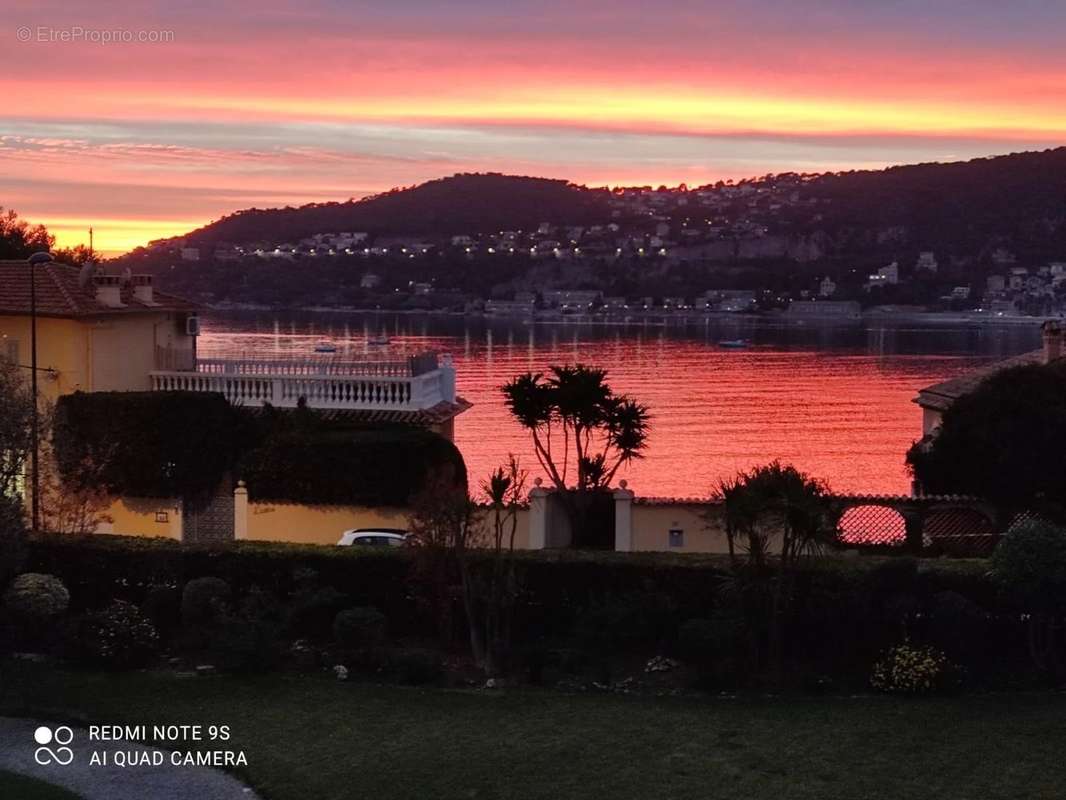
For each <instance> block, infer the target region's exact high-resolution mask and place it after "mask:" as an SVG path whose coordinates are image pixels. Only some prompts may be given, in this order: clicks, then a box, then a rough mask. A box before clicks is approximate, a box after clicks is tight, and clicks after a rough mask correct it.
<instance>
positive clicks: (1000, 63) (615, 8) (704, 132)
mask: <svg viewBox="0 0 1066 800" xmlns="http://www.w3.org/2000/svg"><path fill="white" fill-rule="evenodd" d="M126 5H129V6H130V7H131V8H132V7H133V6H134V4H126ZM136 5H137V6H139V8H138V9H137V10H136V11H135V12H134V11H128V10H124V9H119V8H117V7H116V6H117V4H114V3H109V2H100V0H97V1H96V2H92V3H89V2H80V1H79V0H75V1H74V2H71V1H70V0H67V1H66V2H49V1H48V0H44V1H43V2H42V0H33V2H27V0H5V2H4V10H5V14H4V15H3V20H2V21H0V36H2V43H3V46H2V47H0V66H2V69H0V97H3V98H4V111H3V116H2V121H0V205H3V206H6V207H12V208H15V209H16V210H18V211H19V213H20V214H21V215H23V216H25V217H27V218H29V219H31V220H32V221H34V222H43V223H45V224H46V225H47V226H48V227H49V228H50V229H52V231H53V232H54V233H56V234H57V237H58V240H59V244H60V245H70V244H75V243H77V242H80V241H83V240H85V239H86V234H85V229H86V228H87V227H88V226H89V224H90V223H91V224H92V225H93V226H94V228H95V230H96V232H97V239H96V244H97V247H98V248H99V249H101V250H104V251H110V252H118V251H123V250H126V249H129V248H130V247H134V246H136V245H138V244H143V243H144V242H146V241H148V240H149V239H154V238H158V237H161V236H169V235H174V234H178V233H181V232H184V231H186V230H188V229H190V228H192V227H195V226H198V225H201V224H203V223H205V222H207V221H209V220H211V219H214V218H217V217H219V216H221V215H222V214H225V213H229V212H231V211H234V210H237V209H240V208H247V207H250V206H259V207H264V206H274V205H285V204H300V203H307V202H311V201H322V200H343V199H346V198H348V197H352V196H356V197H358V196H361V195H364V194H367V193H369V192H375V191H380V190H382V189H387V188H390V187H393V186H397V185H407V184H412V183H417V182H420V181H423V180H426V179H429V178H434V177H440V176H442V175H448V174H452V173H455V172H470V171H484V170H493V171H500V172H509V173H520V174H532V175H543V176H548V177H561V178H568V179H571V180H574V181H577V182H581V183H587V184H590V185H604V184H611V185H617V184H634V183H636V184H643V183H652V184H656V185H658V184H660V183H666V184H677V183H680V182H687V183H689V184H690V185H691V184H699V183H705V182H708V181H713V180H717V179H719V178H730V177H734V178H735V177H743V176H748V175H755V174H765V173H767V172H777V171H785V170H800V171H817V170H827V169H840V168H851V167H878V166H883V165H886V164H892V163H906V162H915V161H931V160H955V159H963V158H970V157H974V156H978V155H989V154H993V153H1002V152H1010V151H1016V150H1029V149H1042V148H1045V147H1053V146H1057V145H1060V144H1063V143H1066V48H1064V47H1063V45H1062V34H1063V32H1064V31H1066V3H1063V2H1061V0H1015V1H1014V2H1011V3H1004V2H1002V0H995V1H993V0H933V1H932V2H930V0H922V2H917V1H915V0H880V1H879V2H872V1H871V0H848V1H845V0H803V2H796V0H748V1H747V2H743V3H741V2H729V3H726V2H712V1H710V0H706V1H705V2H687V1H685V0H663V2H659V3H649V2H646V1H642V2H638V0H612V2H601V1H600V0H578V1H577V2H573V0H572V1H571V2H557V1H556V0H539V1H538V2H526V0H506V2H502V1H501V0H448V2H435V3H429V2H418V1H416V0H390V2H387V3H386V2H378V3H361V2H351V1H350V0H332V1H330V0H302V2H277V0H265V2H254V3H253V2H237V3H230V4H228V7H227V8H226V9H224V10H223V9H220V8H218V7H217V5H218V4H216V3H214V2H211V3H208V2H199V1H198V0H192V1H191V2H181V3H176V2H165V3H164V2H151V1H149V2H144V3H139V4H136ZM79 29H81V31H83V32H82V33H79ZM104 36H111V37H112V38H114V37H116V36H119V37H121V36H128V37H132V38H133V39H134V41H113V42H104V41H63V38H64V37H67V38H71V37H73V38H78V37H81V38H89V37H92V38H102V37H104ZM141 37H143V38H148V39H162V41H145V42H139V41H136V39H138V38H141ZM26 39H28V41H25V40H26Z"/></svg>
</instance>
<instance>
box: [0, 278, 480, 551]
mask: <svg viewBox="0 0 1066 800" xmlns="http://www.w3.org/2000/svg"><path fill="white" fill-rule="evenodd" d="M35 270H36V271H35V273H34V275H35V284H34V288H35V292H36V322H37V325H36V327H37V348H36V350H37V367H38V373H37V374H38V385H39V391H40V393H41V396H42V398H43V399H44V400H46V401H55V400H56V399H57V398H59V397H60V396H62V395H65V394H70V393H73V392H79V391H80V392H103V391H152V390H155V391H194V392H218V393H220V394H222V395H223V396H225V397H226V399H227V400H229V401H230V402H231V403H233V404H239V405H242V406H244V407H248V408H255V407H258V406H264V405H267V404H269V405H271V406H274V407H276V408H295V407H296V406H297V405H298V404H299V403H301V402H303V403H306V405H307V406H308V407H310V408H314V409H319V410H323V411H326V412H328V413H330V414H331V415H334V416H343V417H345V418H347V419H352V420H356V421H359V422H368V423H401V424H406V425H413V426H417V427H421V428H426V429H430V430H433V431H435V432H437V433H440V434H441V435H443V436H445V437H446V438H449V439H450V438H452V433H453V424H454V422H453V421H454V419H455V417H456V416H457V415H458V414H460V413H462V412H463V411H465V410H466V409H467V408H469V406H470V404H469V403H467V402H466V401H465V400H463V399H462V398H461V397H458V396H457V395H456V389H455V369H454V367H453V366H452V364H451V361H450V359H449V358H448V357H447V356H443V357H438V356H437V354H435V353H423V354H420V355H417V356H413V357H410V358H403V359H394V360H373V361H361V362H345V361H339V360H337V359H334V358H332V357H328V358H327V357H323V358H308V359H305V360H252V359H219V358H208V359H204V358H199V357H198V354H197V346H196V342H197V336H198V335H199V333H200V325H199V317H198V316H197V313H198V311H199V307H198V306H197V305H196V304H195V303H191V302H189V301H187V300H183V299H181V298H178V297H174V296H172V295H169V294H165V293H163V292H159V291H156V290H155V289H154V287H153V285H152V278H151V276H149V275H130V274H129V273H126V274H124V275H114V274H106V273H104V272H103V271H101V270H99V269H98V268H95V267H93V266H92V265H87V266H85V267H82V268H77V267H72V266H68V265H65V264H58V263H47V264H43V265H38V266H36V267H35ZM0 358H4V359H7V360H9V361H11V362H13V363H15V364H18V365H20V366H22V367H24V368H26V369H27V370H28V369H29V367H30V362H31V313H30V265H29V264H28V262H26V261H0ZM238 477H239V476H238ZM220 492H221V494H222V495H225V494H228V495H229V496H228V498H225V497H224V498H223V501H222V503H221V504H218V503H215V504H213V505H212V507H211V508H209V509H207V510H206V511H205V512H203V513H200V514H197V515H192V514H191V513H190V510H189V508H188V507H187V505H186V504H185V502H184V500H183V499H182V498H120V499H116V500H115V501H114V503H113V504H112V506H111V508H110V509H108V511H107V514H106V516H107V517H108V518H110V519H111V522H108V523H105V524H103V525H101V526H100V528H99V529H98V531H99V532H104V533H123V534H134V535H150V536H169V537H172V538H177V539H183V540H192V541H195V540H204V539H219V538H233V537H234V536H237V537H242V536H246V537H248V538H264V539H292V538H296V539H297V540H303V541H317V542H320V543H331V542H335V541H336V540H337V538H338V537H339V535H340V532H341V531H343V530H344V529H345V528H346V527H361V526H365V525H382V524H390V525H392V526H396V525H401V526H402V524H404V522H405V520H403V519H401V518H400V517H401V512H400V511H399V510H397V509H365V508H333V507H317V508H311V507H304V506H280V505H278V504H258V503H256V502H255V498H254V497H252V498H249V497H248V496H247V493H246V492H245V491H244V489H243V487H238V488H237V491H236V492H233V491H232V487H230V488H228V489H222V490H220ZM219 521H221V522H219ZM294 532H295V533H294ZM296 534H299V535H296Z"/></svg>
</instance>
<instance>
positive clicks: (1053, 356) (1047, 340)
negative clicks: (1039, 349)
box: [1040, 319, 1066, 364]
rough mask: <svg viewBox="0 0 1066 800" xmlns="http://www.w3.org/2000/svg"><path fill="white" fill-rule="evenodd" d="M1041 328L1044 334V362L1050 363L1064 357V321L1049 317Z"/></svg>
mask: <svg viewBox="0 0 1066 800" xmlns="http://www.w3.org/2000/svg"><path fill="white" fill-rule="evenodd" d="M1040 330H1041V332H1042V333H1043V335H1044V363H1045V364H1050V363H1051V362H1052V361H1056V360H1057V359H1060V358H1062V355H1063V354H1062V338H1063V333H1064V332H1066V331H1064V330H1063V326H1062V323H1061V322H1058V321H1056V320H1053V319H1049V320H1048V321H1047V322H1045V323H1044V324H1043V325H1042V326H1041V328H1040Z"/></svg>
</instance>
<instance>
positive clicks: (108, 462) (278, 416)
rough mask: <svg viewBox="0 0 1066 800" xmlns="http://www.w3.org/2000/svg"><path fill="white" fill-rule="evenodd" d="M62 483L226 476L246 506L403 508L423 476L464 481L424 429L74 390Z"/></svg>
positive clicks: (156, 485)
mask: <svg viewBox="0 0 1066 800" xmlns="http://www.w3.org/2000/svg"><path fill="white" fill-rule="evenodd" d="M54 441H55V452H56V457H57V461H58V463H59V467H60V470H61V472H62V474H63V476H64V478H65V480H67V481H69V482H71V483H72V484H73V485H75V486H79V485H85V484H86V483H89V482H92V483H94V484H96V485H98V486H103V488H105V489H106V490H107V491H109V492H110V493H112V494H115V495H128V496H133V497H195V496H197V495H205V494H208V493H211V492H213V491H214V490H215V489H216V488H217V487H218V486H219V484H220V483H221V482H222V480H223V478H224V477H225V476H226V475H230V476H231V477H233V478H234V479H242V480H244V481H245V483H246V484H247V486H248V491H249V494H250V496H251V497H252V499H254V500H269V501H275V502H290V503H308V504H337V505H367V506H402V505H405V504H406V503H407V502H408V500H409V499H410V498H411V496H412V495H414V494H416V493H417V492H418V491H419V490H420V489H421V488H422V486H423V485H424V483H425V481H426V479H427V477H429V476H430V475H445V476H447V477H449V478H451V479H453V480H455V481H456V483H458V484H460V485H464V486H465V485H466V480H467V476H466V466H465V464H464V462H463V457H462V455H461V454H460V453H459V451H458V449H457V448H456V447H455V445H454V444H452V443H451V442H450V441H448V440H447V439H445V438H444V437H442V436H440V435H438V434H436V433H433V432H431V431H427V430H423V429H420V428H412V427H407V426H401V425H390V426H374V427H372V426H367V425H361V424H357V423H353V422H346V421H337V420H328V419H325V418H323V417H322V416H321V415H320V414H318V413H316V412H314V411H312V410H310V409H307V408H299V409H296V410H293V411H285V410H278V409H273V408H266V409H261V410H260V409H256V410H251V409H243V408H239V407H233V406H231V405H230V404H229V403H228V402H227V401H226V400H225V398H224V397H223V396H222V395H221V394H211V393H203V392H95V393H91V394H86V393H82V392H76V393H74V394H71V395H66V396H64V397H61V398H60V399H59V401H58V403H57V406H56V420H55V426H54Z"/></svg>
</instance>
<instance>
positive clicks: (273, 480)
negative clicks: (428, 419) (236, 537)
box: [238, 426, 467, 506]
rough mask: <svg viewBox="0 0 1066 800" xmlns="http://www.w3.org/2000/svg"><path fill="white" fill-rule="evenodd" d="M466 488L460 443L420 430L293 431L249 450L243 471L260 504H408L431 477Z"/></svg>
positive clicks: (251, 490)
mask: <svg viewBox="0 0 1066 800" xmlns="http://www.w3.org/2000/svg"><path fill="white" fill-rule="evenodd" d="M444 471H446V472H447V473H448V474H450V475H451V476H452V477H453V478H454V480H455V482H456V483H457V484H458V485H460V486H462V487H464V488H465V487H466V483H467V478H466V465H465V463H464V462H463V457H462V455H461V454H460V453H459V450H458V448H456V446H455V445H454V444H452V442H450V441H449V440H447V439H445V438H444V437H443V436H439V435H438V434H435V433H433V432H431V431H427V430H422V429H419V428H407V427H400V426H395V427H386V428H383V429H358V428H351V429H340V430H323V431H317V432H312V433H311V434H310V435H308V434H307V433H306V432H303V431H294V432H286V433H282V434H280V435H274V436H271V437H270V438H269V439H267V441H266V442H265V443H264V444H263V445H262V446H261V447H259V448H257V449H255V450H252V451H251V452H249V453H247V454H246V455H245V456H244V457H243V458H242V459H241V464H240V466H239V467H238V474H239V475H240V477H241V478H242V479H243V480H244V481H245V482H246V483H247V484H248V491H249V493H250V494H251V496H252V497H254V498H255V499H256V500H274V501H279V502H280V501H287V502H290V503H310V504H326V505H330V504H337V505H346V504H347V505H371V506H374V505H386V506H388V505H392V506H403V505H406V504H407V503H408V502H410V500H411V497H412V496H413V495H415V494H417V493H418V491H419V490H420V489H421V488H422V487H423V485H424V484H425V482H426V478H427V477H428V476H429V475H430V474H431V473H441V472H444Z"/></svg>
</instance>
